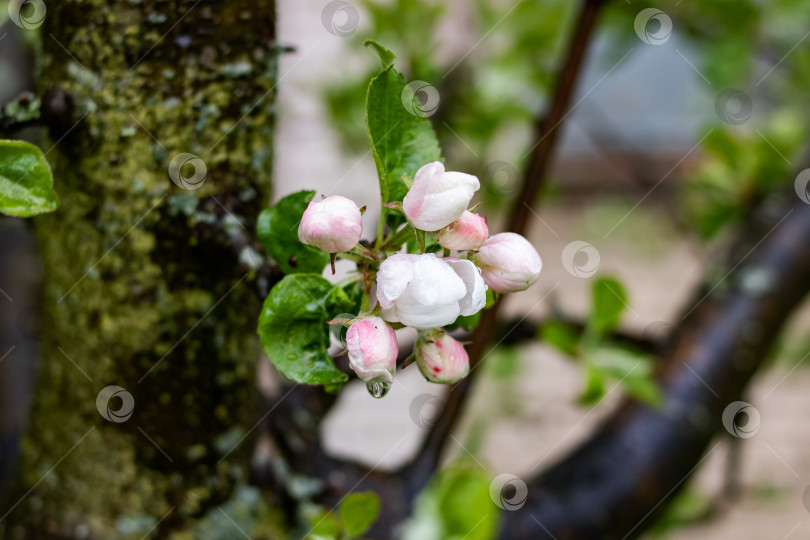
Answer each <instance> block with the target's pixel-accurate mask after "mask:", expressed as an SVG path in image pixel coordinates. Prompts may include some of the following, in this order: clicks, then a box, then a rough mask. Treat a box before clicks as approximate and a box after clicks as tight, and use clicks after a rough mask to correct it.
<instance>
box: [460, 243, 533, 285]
mask: <svg viewBox="0 0 810 540" xmlns="http://www.w3.org/2000/svg"><path fill="white" fill-rule="evenodd" d="M475 264H477V265H478V266H479V267H480V268H481V277H483V278H484V282H485V283H486V284H487V285H489V288H490V289H492V290H493V291H495V292H499V293H512V292H518V291H524V290H526V289H528V288H529V287H530V286H531V285H532V284H534V282H535V281H537V278H538V277H539V276H540V270H541V269H542V268H543V262H542V261H541V260H540V255H538V254H537V250H536V249H534V246H532V245H531V244H530V243H529V241H528V240H526V239H525V238H523V237H522V236H520V235H519V234H515V233H510V232H507V233H500V234H496V235H495V236H492V237H490V238H489V239H488V240H487V241H486V242H484V245H483V246H481V247H480V248H479V249H478V254H477V255H476V256H475Z"/></svg>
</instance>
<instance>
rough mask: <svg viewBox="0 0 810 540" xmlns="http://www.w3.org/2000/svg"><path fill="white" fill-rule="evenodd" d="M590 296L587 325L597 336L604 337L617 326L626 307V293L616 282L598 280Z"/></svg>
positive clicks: (606, 279)
mask: <svg viewBox="0 0 810 540" xmlns="http://www.w3.org/2000/svg"><path fill="white" fill-rule="evenodd" d="M591 296H592V303H593V306H592V308H591V316H590V320H589V321H588V323H589V325H590V327H591V329H592V330H594V331H595V332H596V333H597V334H598V335H600V336H604V335H605V334H607V333H608V332H610V331H611V330H613V329H614V328H616V326H617V325H618V324H619V319H620V318H621V315H622V313H623V312H624V310H625V308H626V307H627V293H626V292H625V290H624V287H623V286H622V284H621V283H619V282H618V281H617V280H615V279H613V278H600V279H598V280H596V281H595V282H594V284H593V288H592V289H591Z"/></svg>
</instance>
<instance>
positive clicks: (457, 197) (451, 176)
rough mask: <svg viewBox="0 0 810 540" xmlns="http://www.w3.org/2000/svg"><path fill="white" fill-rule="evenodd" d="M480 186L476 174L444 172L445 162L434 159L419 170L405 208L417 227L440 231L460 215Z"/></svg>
mask: <svg viewBox="0 0 810 540" xmlns="http://www.w3.org/2000/svg"><path fill="white" fill-rule="evenodd" d="M479 187H480V184H479V182H478V178H476V177H475V176H473V175H471V174H465V173H460V172H452V171H450V172H445V170H444V165H442V163H441V162H439V161H434V162H433V163H428V164H427V165H424V166H423V167H422V168H420V169H419V170H418V171H416V175H414V177H413V186H411V189H410V190H408V193H406V194H405V198H403V199H402V210H403V212H405V215H406V216H407V217H408V220H410V222H411V223H412V224H413V225H414V227H416V228H417V229H421V230H423V231H438V230H439V229H441V228H442V227H447V226H448V225H450V224H451V223H453V222H454V221H455V220H457V219H458V218H459V217H461V214H462V213H464V210H466V209H467V206H469V204H470V200H471V199H472V197H473V195H474V194H475V192H476V191H477V190H478V188H479Z"/></svg>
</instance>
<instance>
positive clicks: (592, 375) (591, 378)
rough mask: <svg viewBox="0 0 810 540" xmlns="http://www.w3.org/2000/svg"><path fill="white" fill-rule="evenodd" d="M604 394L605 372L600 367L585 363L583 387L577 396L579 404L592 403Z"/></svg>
mask: <svg viewBox="0 0 810 540" xmlns="http://www.w3.org/2000/svg"><path fill="white" fill-rule="evenodd" d="M604 395H605V372H604V371H602V370H601V369H599V368H597V367H595V366H591V365H587V364H586V365H585V387H584V388H583V389H582V394H580V396H579V400H578V401H579V403H580V404H581V405H593V404H594V403H596V402H598V401H599V400H600V399H602V396H604Z"/></svg>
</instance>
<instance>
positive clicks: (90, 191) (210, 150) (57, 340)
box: [0, 0, 277, 538]
mask: <svg viewBox="0 0 810 540" xmlns="http://www.w3.org/2000/svg"><path fill="white" fill-rule="evenodd" d="M47 9H48V11H47V17H46V21H45V25H44V26H43V27H42V30H43V32H42V36H43V65H42V72H41V77H40V82H41V86H42V88H43V89H45V90H47V93H46V95H47V96H48V97H47V100H46V103H45V109H46V110H47V111H48V115H49V117H48V119H47V120H48V122H49V128H50V137H51V141H52V144H54V145H55V146H54V148H53V150H51V151H50V152H49V153H48V158H49V160H50V161H51V163H52V165H53V169H54V179H55V186H56V189H57V191H58V193H59V194H60V197H61V200H62V206H61V208H60V209H59V211H57V212H56V213H54V214H52V215H48V216H43V217H40V218H37V219H36V230H37V233H38V237H39V242H40V247H41V250H42V257H43V264H44V271H45V287H44V301H43V306H44V312H43V332H41V339H42V343H41V346H42V360H41V365H40V369H39V374H38V381H37V388H36V392H35V397H34V403H33V409H32V412H31V420H30V423H29V428H28V432H27V435H26V437H25V439H24V440H23V443H22V449H21V457H20V473H19V479H18V485H17V488H16V490H15V492H14V493H12V494H11V495H10V496H8V497H7V500H6V508H5V509H4V510H3V512H4V514H5V515H4V516H3V519H2V520H0V524H1V526H2V527H4V529H5V531H6V533H7V535H8V537H9V538H18V537H19V538H22V537H26V538H41V537H60V538H61V537H64V538H74V537H82V538H88V537H89V538H113V537H130V536H132V537H135V538H140V537H142V536H143V535H144V534H148V533H149V531H150V530H152V529H153V527H154V529H153V533H152V534H155V535H158V536H160V537H167V536H172V535H179V534H182V533H185V534H186V535H185V536H183V537H184V538H187V537H189V536H188V535H189V534H193V536H197V534H195V533H193V531H194V528H195V527H198V528H199V527H205V528H206V529H207V530H208V531H209V534H213V533H215V532H216V531H217V530H218V529H223V528H224V529H223V531H224V530H227V528H228V527H231V528H233V527H234V525H233V524H231V522H230V520H233V521H234V522H236V523H238V524H239V526H240V527H242V528H244V529H245V530H246V531H247V533H248V534H250V535H251V536H252V537H262V534H263V533H262V531H261V530H259V527H260V526H259V525H257V523H259V522H260V521H266V520H263V518H266V517H267V515H268V512H269V510H268V506H267V505H266V504H265V503H264V502H263V501H262V498H261V496H259V495H258V493H257V492H256V491H255V490H253V489H252V488H250V487H248V486H247V475H248V472H249V464H250V453H251V452H250V451H251V448H252V445H251V443H250V437H247V438H246V439H245V440H241V439H242V437H243V436H245V435H248V433H249V432H250V430H251V428H252V427H253V425H254V422H255V420H256V414H255V413H256V410H257V404H258V399H257V396H256V392H255V385H254V372H255V362H256V360H257V358H258V356H259V347H258V340H257V339H256V336H255V327H256V324H255V322H256V315H257V314H258V312H259V309H260V298H259V295H257V294H256V292H255V290H254V288H253V285H254V277H253V276H252V275H248V272H247V269H246V267H244V266H243V265H241V264H240V262H239V258H238V249H234V246H240V245H244V236H245V234H246V231H244V230H243V227H247V228H248V229H249V228H251V227H252V226H253V223H255V218H256V216H257V214H258V212H259V211H260V210H261V208H262V207H263V206H264V205H265V203H266V202H267V200H268V196H269V191H270V170H271V159H272V142H273V114H274V108H273V103H274V92H273V89H274V85H275V82H276V67H277V47H276V44H275V32H274V27H275V14H274V2H273V0H231V1H229V2H213V1H208V0H206V1H192V0H173V1H166V0H143V1H140V2H133V1H124V0H119V1H112V2H111V1H109V0H84V1H81V0H61V1H59V2H49V3H48V5H47ZM181 153H190V154H194V155H196V156H199V158H200V159H201V160H202V161H203V162H204V163H205V167H206V168H207V175H206V176H205V180H204V182H203V183H202V186H201V187H200V186H199V185H198V184H194V182H196V180H198V179H199V178H200V177H201V175H202V174H203V173H202V170H203V167H202V166H201V163H200V162H192V164H187V165H186V166H184V167H183V168H182V169H180V171H179V172H175V173H174V175H173V176H174V178H175V180H176V182H174V183H173V181H172V179H171V178H170V174H169V173H168V169H169V164H170V162H171V161H172V159H173V158H174V157H175V156H177V155H178V154H181ZM187 160H188V158H186V159H185V160H183V161H187ZM195 163H196V169H195V168H194V165H195ZM192 173H196V174H197V175H198V176H196V177H194V178H192V179H190V180H189V182H190V183H189V182H186V187H187V188H197V187H199V189H184V188H183V187H181V186H180V185H176V184H183V179H182V178H181V175H182V176H183V177H185V178H186V179H188V178H189V177H191V175H192ZM110 385H115V386H117V387H121V389H123V391H122V390H115V389H111V390H108V391H107V392H106V393H105V392H102V393H100V392H101V391H102V389H104V388H105V387H108V386H110ZM127 393H129V394H131V396H132V398H133V402H134V409H133V410H132V414H131V416H130V417H128V418H127V413H128V409H129V402H128V399H127V397H128V396H127ZM97 402H98V403H97ZM105 402H106V404H105ZM119 410H120V412H117V411H119ZM116 414H117V415H118V416H116ZM104 415H106V416H107V417H108V418H109V420H108V419H105V417H104ZM223 513H224V514H225V515H223ZM226 518H229V519H226ZM201 519H202V520H204V521H200V520H201ZM230 530H231V533H233V532H235V529H230ZM263 530H265V531H266V529H263ZM222 534H223V535H225V536H231V534H230V533H228V532H222ZM238 535H239V533H238V532H236V534H233V535H232V537H236V536H238Z"/></svg>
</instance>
